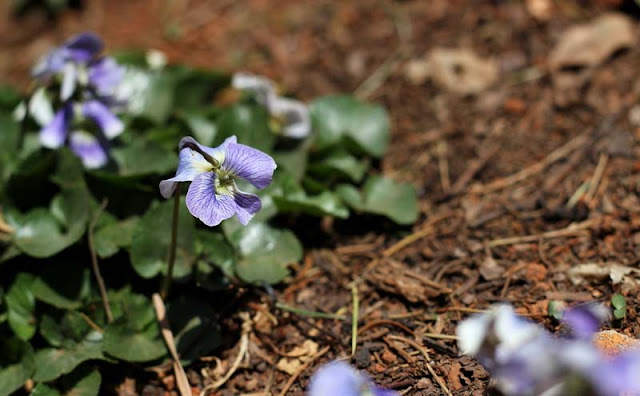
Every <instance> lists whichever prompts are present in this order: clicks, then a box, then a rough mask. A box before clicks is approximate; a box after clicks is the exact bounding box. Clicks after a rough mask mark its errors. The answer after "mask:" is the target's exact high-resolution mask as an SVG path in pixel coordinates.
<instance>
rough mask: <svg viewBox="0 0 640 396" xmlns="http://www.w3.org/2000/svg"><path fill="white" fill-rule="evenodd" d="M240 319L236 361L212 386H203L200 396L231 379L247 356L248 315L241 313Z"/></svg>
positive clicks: (249, 324) (249, 323) (249, 329)
mask: <svg viewBox="0 0 640 396" xmlns="http://www.w3.org/2000/svg"><path fill="white" fill-rule="evenodd" d="M241 317H242V336H241V337H240V350H239V351H238V356H236V359H235V360H234V361H233V364H232V365H231V368H230V369H229V371H227V373H226V374H225V375H224V377H222V378H220V379H219V380H217V381H216V382H214V383H213V384H209V385H207V386H205V387H204V389H202V391H201V392H200V396H205V395H206V394H207V392H209V391H212V390H216V389H218V388H219V387H221V386H222V385H224V384H225V383H226V382H227V381H228V380H229V378H231V376H232V375H233V374H234V373H235V372H236V370H237V369H238V367H240V363H242V359H244V357H245V355H246V354H247V350H248V349H249V333H251V319H249V314H247V313H246V312H244V313H242V314H241Z"/></svg>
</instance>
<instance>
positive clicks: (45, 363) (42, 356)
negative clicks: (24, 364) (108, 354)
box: [33, 331, 104, 382]
mask: <svg viewBox="0 0 640 396" xmlns="http://www.w3.org/2000/svg"><path fill="white" fill-rule="evenodd" d="M102 341H103V340H102V334H100V333H98V332H95V331H94V332H91V333H90V334H89V335H87V338H86V339H85V340H84V341H82V342H78V343H68V344H67V345H65V347H64V348H45V349H41V350H39V351H38V352H36V356H35V362H36V373H35V374H34V376H33V380H34V381H38V382H40V381H42V382H47V381H52V380H54V379H56V378H58V377H60V376H61V375H64V374H68V373H70V372H72V371H73V370H74V369H75V368H76V367H78V366H79V365H80V364H81V363H83V362H86V361H88V360H103V359H104V355H103V353H102V344H103V342H102Z"/></svg>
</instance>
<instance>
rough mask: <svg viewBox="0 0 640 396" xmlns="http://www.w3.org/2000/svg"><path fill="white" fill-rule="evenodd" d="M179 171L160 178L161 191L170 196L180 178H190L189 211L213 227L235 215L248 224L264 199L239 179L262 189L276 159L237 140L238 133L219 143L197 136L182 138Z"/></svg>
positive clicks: (269, 179) (166, 196) (267, 183)
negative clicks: (239, 183) (204, 141)
mask: <svg viewBox="0 0 640 396" xmlns="http://www.w3.org/2000/svg"><path fill="white" fill-rule="evenodd" d="M179 149H180V160H179V163H178V170H177V171H176V175H175V176H174V177H172V178H171V179H167V180H163V181H161V182H160V193H161V194H162V196H163V197H165V198H169V197H170V196H171V195H173V193H174V192H175V190H176V187H177V184H178V183H179V182H187V181H190V182H191V185H190V186H189V190H188V192H187V208H188V209H189V212H191V214H192V215H193V216H195V217H197V218H198V219H200V220H201V221H202V222H203V223H204V224H206V225H208V226H210V227H212V226H216V225H218V224H220V223H221V222H222V221H223V220H226V219H228V218H231V217H233V215H236V216H237V217H238V220H240V223H242V224H243V225H246V224H247V223H248V222H249V220H251V218H252V217H253V216H254V215H255V214H256V212H258V211H259V210H260V209H261V207H262V203H261V202H260V198H258V196H257V195H255V194H250V193H246V192H243V191H240V190H239V189H238V187H237V186H236V180H237V179H244V180H246V181H248V182H249V183H251V184H252V185H253V186H254V187H256V188H258V189H262V188H265V187H267V186H268V185H269V184H270V183H271V179H272V177H273V172H274V170H275V169H276V163H275V161H274V160H273V158H271V157H270V156H269V155H267V154H265V153H263V152H262V151H260V150H257V149H254V148H252V147H249V146H246V145H244V144H238V143H237V139H236V137H235V136H231V137H230V138H228V139H226V140H225V141H224V143H222V144H221V145H220V146H219V147H216V148H211V147H206V146H203V145H201V144H199V143H198V142H197V141H196V140H195V139H194V138H192V137H190V136H188V137H184V138H182V140H180V144H179Z"/></svg>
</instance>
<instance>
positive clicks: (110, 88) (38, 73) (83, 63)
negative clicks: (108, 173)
mask: <svg viewBox="0 0 640 396" xmlns="http://www.w3.org/2000/svg"><path fill="white" fill-rule="evenodd" d="M103 48H104V44H103V42H102V40H101V39H100V38H99V37H98V36H96V35H95V34H92V33H83V34H79V35H77V36H74V37H72V38H71V39H70V40H68V41H67V42H66V43H64V44H63V45H62V46H61V47H60V48H57V49H54V50H53V51H51V52H50V53H49V54H48V55H47V56H45V57H44V58H43V59H42V60H41V61H40V62H39V63H38V64H37V65H36V66H35V68H34V69H33V76H34V78H36V80H38V81H39V82H40V83H41V84H43V85H48V84H49V83H50V82H51V81H52V80H53V79H54V78H58V79H59V80H58V81H59V83H60V101H61V103H60V107H59V108H58V110H57V112H56V113H55V115H54V116H53V117H51V116H47V112H46V111H45V110H46V106H45V103H44V102H45V101H48V103H49V106H48V107H52V106H51V103H52V101H51V100H50V99H49V97H50V96H51V95H50V92H49V91H51V89H52V87H51V86H49V87H48V89H45V88H40V89H38V90H37V91H36V93H37V95H34V97H33V98H32V102H33V103H30V104H29V108H30V109H36V110H37V109H40V110H42V111H40V112H39V113H37V114H36V113H34V118H36V121H38V122H39V123H40V124H41V125H42V126H43V127H42V129H41V131H40V142H41V143H42V145H43V146H44V147H47V148H53V149H55V148H59V147H62V146H63V145H64V144H65V143H68V144H69V147H70V148H71V150H72V151H73V152H74V153H75V154H76V155H77V156H78V157H80V158H81V159H82V162H83V164H84V165H85V167H87V168H98V167H101V166H103V165H105V164H106V163H107V161H108V155H107V151H106V144H105V143H106V142H107V140H110V139H113V138H115V137H116V136H118V135H120V134H121V133H122V132H123V131H124V124H123V123H122V121H120V119H119V118H118V117H117V116H116V115H115V114H114V113H113V112H112V107H113V106H115V105H118V100H116V99H115V98H114V93H115V91H116V88H117V86H118V85H119V83H120V81H121V80H122V78H123V76H124V72H125V69H124V68H123V67H122V66H120V65H118V64H117V63H116V62H115V61H114V60H113V59H112V58H110V57H106V56H100V53H101V52H102V50H103ZM56 86H57V85H56ZM36 99H37V103H38V106H35V105H34V104H35V101H36ZM58 103H59V102H58ZM36 115H37V116H38V117H35V116H36ZM78 118H79V119H80V120H82V119H85V118H86V119H89V120H91V121H93V123H94V124H95V125H96V126H97V131H96V132H97V135H94V134H91V133H89V132H88V131H76V130H74V121H75V120H76V119H78ZM70 131H73V132H71V133H69V132H70Z"/></svg>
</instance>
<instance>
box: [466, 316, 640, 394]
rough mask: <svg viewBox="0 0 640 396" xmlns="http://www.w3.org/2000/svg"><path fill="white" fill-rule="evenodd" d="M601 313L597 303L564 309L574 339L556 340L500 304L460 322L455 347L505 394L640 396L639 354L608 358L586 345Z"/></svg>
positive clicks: (632, 353) (590, 345) (589, 344)
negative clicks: (483, 369) (472, 358)
mask: <svg viewBox="0 0 640 396" xmlns="http://www.w3.org/2000/svg"><path fill="white" fill-rule="evenodd" d="M606 313H607V312H606V311H605V310H604V309H603V308H602V307H600V306H596V305H586V306H580V307H577V308H573V309H571V310H568V311H567V312H566V313H565V316H564V320H565V321H566V322H567V324H569V325H570V326H571V327H572V328H573V331H574V335H575V337H574V338H569V339H560V338H554V337H552V336H551V335H550V334H549V333H547V332H546V331H545V330H544V329H543V328H542V327H541V326H538V325H536V324H535V323H533V322H531V321H529V320H525V319H523V318H520V317H518V316H517V315H516V314H515V313H514V312H513V310H512V308H511V307H509V306H505V305H500V306H496V307H493V308H492V309H490V310H489V311H488V312H487V313H484V314H480V315H474V316H472V317H471V318H468V319H466V320H464V321H463V322H461V323H460V324H459V325H458V330H457V333H458V337H459V341H458V343H459V344H458V345H459V347H460V351H461V352H462V353H465V354H470V355H472V356H474V357H475V358H477V359H478V361H479V362H480V363H482V364H483V365H484V366H485V367H486V368H487V370H489V372H490V373H491V376H492V378H493V381H494V382H495V385H496V387H497V388H498V389H499V390H500V391H501V392H502V393H504V394H505V395H507V396H511V395H514V396H519V395H545V396H560V395H563V396H564V395H571V396H578V395H584V394H590V395H599V396H621V395H640V376H638V375H637V373H638V372H640V352H628V353H625V354H622V355H619V356H617V357H614V358H610V357H606V356H604V355H603V354H602V353H601V352H600V351H599V350H598V349H597V348H596V347H595V346H594V345H593V344H592V343H591V339H590V338H591V337H590V336H591V335H593V333H594V332H595V331H597V330H598V327H599V325H600V323H601V321H602V320H603V318H604V317H605V316H606Z"/></svg>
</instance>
